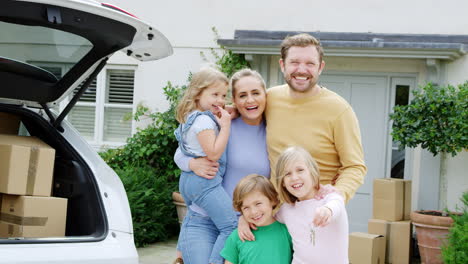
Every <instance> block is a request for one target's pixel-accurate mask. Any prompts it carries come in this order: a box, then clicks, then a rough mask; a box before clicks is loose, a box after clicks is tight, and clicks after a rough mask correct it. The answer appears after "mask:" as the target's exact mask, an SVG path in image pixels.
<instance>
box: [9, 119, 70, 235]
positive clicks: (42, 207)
mask: <svg viewBox="0 0 468 264" xmlns="http://www.w3.org/2000/svg"><path fill="white" fill-rule="evenodd" d="M19 125H20V119H19V117H17V116H15V115H11V114H6V113H0V238H10V237H26V238H28V237H31V238H32V237H57V236H64V235H65V222H66V211H67V199H64V198H58V197H51V194H52V178H53V170H54V161H55V150H54V149H53V148H51V147H50V146H49V145H47V144H46V143H44V142H42V141H41V140H39V139H38V138H35V137H28V136H18V129H19Z"/></svg>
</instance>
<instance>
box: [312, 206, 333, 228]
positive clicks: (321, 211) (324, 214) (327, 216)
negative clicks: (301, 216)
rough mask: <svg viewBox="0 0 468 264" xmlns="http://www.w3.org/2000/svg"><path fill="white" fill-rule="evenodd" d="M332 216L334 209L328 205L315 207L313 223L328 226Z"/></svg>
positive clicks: (318, 225)
mask: <svg viewBox="0 0 468 264" xmlns="http://www.w3.org/2000/svg"><path fill="white" fill-rule="evenodd" d="M331 217H332V210H331V209H330V208H328V207H327V206H320V207H318V208H317V209H315V217H314V220H313V224H314V225H315V226H317V227H324V226H327V225H328V224H329V223H330V221H331Z"/></svg>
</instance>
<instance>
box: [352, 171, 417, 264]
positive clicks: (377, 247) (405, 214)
mask: <svg viewBox="0 0 468 264" xmlns="http://www.w3.org/2000/svg"><path fill="white" fill-rule="evenodd" d="M373 193H374V194H373V219H369V222H368V234H366V233H359V232H356V233H351V234H350V237H349V260H350V263H352V264H365V263H369V264H370V263H372V264H374V263H382V264H383V263H390V264H408V263H409V261H410V258H411V234H412V230H411V221H410V220H409V219H410V218H409V217H410V212H411V181H408V180H401V179H376V180H374V190H373ZM365 243H367V246H366V247H364V246H363V244H365Z"/></svg>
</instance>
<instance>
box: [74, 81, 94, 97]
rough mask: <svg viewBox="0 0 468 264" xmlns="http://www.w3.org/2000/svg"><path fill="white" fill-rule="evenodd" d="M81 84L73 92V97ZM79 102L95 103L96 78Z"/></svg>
mask: <svg viewBox="0 0 468 264" xmlns="http://www.w3.org/2000/svg"><path fill="white" fill-rule="evenodd" d="M84 82H86V80H85V81H83V83H84ZM83 83H81V84H80V85H78V87H76V88H75V90H74V91H73V95H75V94H76V93H77V92H78V90H79V89H80V88H81V86H82V85H83ZM79 102H91V103H94V102H96V78H95V79H94V80H93V81H92V82H91V84H90V85H89V86H88V89H86V92H84V94H82V95H81V97H80V100H79Z"/></svg>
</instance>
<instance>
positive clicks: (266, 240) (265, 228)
mask: <svg viewBox="0 0 468 264" xmlns="http://www.w3.org/2000/svg"><path fill="white" fill-rule="evenodd" d="M233 196H234V197H233V204H234V209H236V210H237V211H239V212H241V213H242V216H243V218H244V219H245V220H246V221H247V222H248V223H251V224H254V225H255V226H257V230H253V234H254V235H255V241H245V242H242V241H241V240H240V239H239V235H238V233H237V229H235V230H234V231H233V232H232V233H231V235H230V236H229V237H228V239H227V240H226V243H225V245H224V249H223V250H222V251H221V256H223V258H224V259H225V260H226V261H225V262H224V263H225V264H231V263H232V264H248V263H255V264H262V263H268V264H289V263H291V246H292V241H291V236H290V235H289V233H288V229H287V228H286V226H285V225H284V224H281V223H279V222H277V221H276V220H275V219H274V218H273V210H274V209H275V207H276V206H277V205H278V204H279V201H278V194H277V192H276V190H275V188H274V187H273V185H272V184H271V182H270V181H269V180H268V179H267V178H265V177H264V176H261V175H258V174H251V175H248V176H246V177H245V178H243V179H242V180H241V181H240V182H239V183H238V184H237V186H236V188H235V189H234V195H233Z"/></svg>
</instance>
